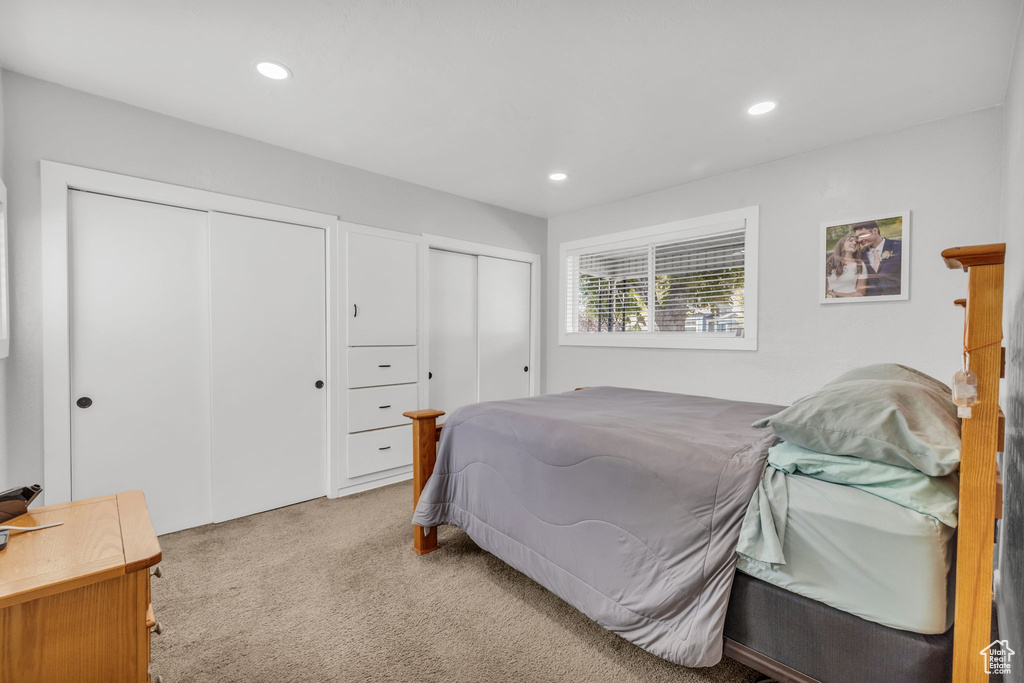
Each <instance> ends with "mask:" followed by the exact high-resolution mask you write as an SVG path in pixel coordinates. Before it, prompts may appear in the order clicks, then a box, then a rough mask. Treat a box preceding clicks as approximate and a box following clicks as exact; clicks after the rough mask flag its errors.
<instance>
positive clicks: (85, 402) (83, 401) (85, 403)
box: [75, 396, 92, 408]
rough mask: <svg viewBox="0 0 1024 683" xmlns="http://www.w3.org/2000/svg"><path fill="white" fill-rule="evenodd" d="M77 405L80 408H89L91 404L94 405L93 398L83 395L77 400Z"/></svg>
mask: <svg viewBox="0 0 1024 683" xmlns="http://www.w3.org/2000/svg"><path fill="white" fill-rule="evenodd" d="M75 405H77V406H78V407H79V408H88V407H89V406H91V405H92V399H91V398H89V397H88V396H83V397H82V398H80V399H78V400H77V401H75Z"/></svg>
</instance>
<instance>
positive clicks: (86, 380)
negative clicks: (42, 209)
mask: <svg viewBox="0 0 1024 683" xmlns="http://www.w3.org/2000/svg"><path fill="white" fill-rule="evenodd" d="M68 201H69V213H70V226H69V234H70V253H69V265H70V285H71V291H70V329H71V339H70V342H71V344H70V346H71V388H72V401H76V405H73V406H72V408H71V411H72V413H71V433H72V443H71V454H72V455H71V458H72V479H71V494H72V497H73V498H76V499H80V498H90V497H93V496H101V495H108V494H113V493H118V492H120V491H127V490H133V489H140V490H142V491H143V493H145V495H146V503H147V505H148V507H149V512H150V516H151V518H152V520H153V526H154V528H155V529H156V532H157V533H158V534H163V533H168V532H171V531H177V530H179V529H185V528H188V527H193V526H198V525H200V524H207V523H209V522H211V521H212V520H213V513H212V508H211V491H210V388H209V387H210V348H209V331H210V310H209V285H208V282H209V273H208V267H209V263H208V251H207V249H208V246H207V214H206V213H205V212H201V211H192V210H188V209H179V208H174V207H169V206H163V205H160V204H151V203H147V202H140V201H133V200H129V199H121V198H116V197H108V196H104V195H97V194H89V193H84V192H78V191H71V192H70V193H69V200H68ZM84 399H89V400H90V401H91V404H89V405H88V407H85V408H83V407H79V405H84V404H87V403H88V402H87V401H85V400H84Z"/></svg>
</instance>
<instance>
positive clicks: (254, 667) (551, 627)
mask: <svg viewBox="0 0 1024 683" xmlns="http://www.w3.org/2000/svg"><path fill="white" fill-rule="evenodd" d="M411 500H412V487H411V485H410V484H408V483H404V484H396V485H393V486H389V487H386V488H382V489H376V490H374V491H369V492H366V493H361V494H357V495H354V496H350V497H347V498H338V499H335V500H327V499H325V498H321V499H318V500H314V501H310V502H308V503H303V504H301V505H294V506H292V507H288V508H282V509H280V510H273V511H271V512H265V513H263V514H260V515H254V516H252V517H246V518H243V519H237V520H234V521H231V522H226V523H224V524H217V525H208V526H204V527H199V528H197V529H189V530H186V531H181V532H178V533H175V534H168V535H166V536H162V537H161V538H160V543H161V545H162V546H163V553H164V561H163V565H162V567H163V570H164V576H163V578H162V579H155V578H154V579H153V606H154V609H155V611H156V615H157V620H158V621H160V622H161V624H162V625H163V627H164V631H163V635H159V636H153V666H152V671H153V673H154V674H161V675H162V676H163V680H164V681H165V683H186V682H199V681H217V682H218V683H220V682H229V681H248V682H263V681H266V682H268V683H270V682H273V683H287V682H298V681H317V682H323V681H360V682H361V681H370V682H377V681H410V682H412V681H417V682H430V681H438V682H441V681H443V682H445V683H449V682H450V683H455V682H459V681H465V682H466V683H469V682H472V683H483V682H489V681H516V682H524V683H529V682H531V681H559V682H563V681H587V682H588V683H591V682H600V681H608V682H615V683H631V682H636V683H640V682H643V683H658V682H662V681H666V682H667V681H672V682H674V683H695V682H698V681H701V682H703V681H722V682H726V681H727V682H729V683H734V682H735V683H749V682H750V681H753V680H755V679H756V678H757V677H758V675H757V674H756V673H755V672H754V671H752V670H750V669H748V668H746V667H744V666H742V665H740V664H738V663H736V662H733V661H731V660H723V662H722V663H721V664H719V665H718V666H716V667H714V668H711V669H685V668H683V667H680V666H676V665H674V664H670V663H669V662H666V661H664V660H662V659H659V658H657V657H655V656H653V655H650V654H648V653H646V652H644V651H643V650H641V649H639V648H637V647H635V646H633V645H631V644H629V643H627V642H626V641H625V640H623V639H621V638H619V637H618V636H616V635H614V634H612V633H610V632H608V631H605V630H604V629H602V628H600V627H599V626H597V625H596V624H594V623H593V622H591V621H590V620H589V619H587V618H586V617H584V616H583V615H582V614H580V613H579V612H577V611H576V610H575V609H573V608H572V607H570V606H568V605H567V604H566V603H564V602H562V601H561V600H560V599H559V598H557V597H555V596H554V595H553V594H551V593H549V592H548V591H547V590H545V589H543V588H541V587H540V586H539V585H537V584H536V583H534V582H533V581H531V580H530V579H528V578H526V577H525V576H523V575H522V574H520V573H518V572H516V571H515V570H513V569H511V568H510V567H508V566H507V565H506V564H504V563H503V562H501V561H500V560H498V559H496V558H495V557H493V556H492V555H489V554H487V553H485V552H483V551H481V550H480V549H478V548H477V547H476V546H475V545H474V544H473V542H472V541H470V540H469V538H468V537H467V536H466V535H465V534H464V533H463V532H462V531H461V530H459V529H456V528H452V527H442V529H441V544H442V548H441V550H439V551H438V552H435V553H431V554H430V555H425V556H423V557H419V556H417V555H416V554H415V553H414V552H413V551H412V549H411V547H410V545H411V539H410V532H411V530H410V524H409V519H410V516H411V510H410V508H411Z"/></svg>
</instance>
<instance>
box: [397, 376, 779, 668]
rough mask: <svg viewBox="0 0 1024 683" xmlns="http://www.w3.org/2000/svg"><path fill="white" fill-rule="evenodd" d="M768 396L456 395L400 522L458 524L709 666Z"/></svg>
mask: <svg viewBox="0 0 1024 683" xmlns="http://www.w3.org/2000/svg"><path fill="white" fill-rule="evenodd" d="M778 410H779V407H778V406H771V405H764V404H756V403H738V402H735V401H723V400H719V399H712V398H704V397H699V396H683V395H680V394H667V393H660V392H651V391H639V390H635V389H619V388H613V387H595V388H591V389H585V390H582V391H575V392H568V393H564V394H554V395H549V396H538V397H534V398H528V399H520V400H514V401H496V402H491V403H480V404H475V405H470V406H466V407H464V408H460V409H458V410H456V411H455V412H454V413H452V415H451V416H450V417H449V419H448V423H447V425H446V426H445V428H444V430H443V431H442V436H441V443H440V445H439V448H438V457H437V465H436V468H435V470H434V474H433V476H432V477H431V478H430V480H429V481H428V482H427V485H426V488H425V489H424V491H423V493H422V495H421V497H420V502H419V506H418V507H417V509H416V513H415V515H414V517H413V522H414V523H415V524H419V525H422V526H436V525H438V524H455V525H457V526H459V527H461V528H462V529H464V530H465V531H466V532H467V533H468V534H469V536H470V537H471V538H472V539H473V540H474V541H475V542H476V543H477V544H478V545H479V546H480V547H481V548H483V549H484V550H487V551H488V552H490V553H493V554H494V555H496V556H497V557H499V558H501V559H502V560H504V561H505V562H507V563H508V564H510V565H512V566H513V567H515V568H516V569H518V570H519V571H521V572H523V573H524V574H526V575H528V576H530V577H531V578H532V579H534V580H535V581H537V582H538V583H540V584H541V585H543V586H545V587H546V588H548V589H549V590H551V591H552V592H553V593H555V594H556V595H558V596H559V597H561V598H562V599H564V600H566V601H567V602H569V603H570V604H572V605H573V606H575V607H576V608H577V609H579V610H580V611H581V612H583V613H584V614H586V615H587V616H588V617H590V618H591V619H593V620H594V621H596V622H597V623H598V624H600V625H601V626H603V627H604V628H606V629H609V630H611V631H615V632H616V633H618V634H620V635H621V636H622V637H623V638H625V639H627V640H629V641H631V642H633V643H636V644H637V645H639V646H640V647H642V648H644V649H645V650H647V651H649V652H651V653H653V654H656V655H658V656H660V657H664V658H665V659H668V660H671V661H673V662H677V663H679V664H683V665H686V666H711V665H713V664H715V663H717V662H718V661H719V660H720V659H721V656H722V626H723V622H724V619H725V611H726V606H727V604H728V601H729V592H730V589H731V587H732V580H733V574H734V572H735V565H736V542H737V538H738V535H739V530H740V525H741V523H742V521H743V515H744V511H745V510H746V508H747V504H748V502H749V501H750V498H751V495H752V494H753V492H754V489H755V487H756V485H757V482H758V480H759V478H760V476H761V472H762V470H763V468H764V463H765V457H766V454H767V451H768V447H769V446H770V445H771V444H772V443H773V442H774V441H775V439H774V437H773V436H772V433H771V431H770V430H769V429H753V428H752V427H750V423H751V422H753V421H754V420H756V419H758V418H761V417H764V416H766V415H771V414H773V413H775V412H777V411H778Z"/></svg>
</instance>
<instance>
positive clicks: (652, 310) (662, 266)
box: [560, 207, 757, 349]
mask: <svg viewBox="0 0 1024 683" xmlns="http://www.w3.org/2000/svg"><path fill="white" fill-rule="evenodd" d="M741 211H743V212H745V215H744V216H743V217H742V218H734V219H732V220H727V221H722V220H720V219H721V218H722V216H723V215H716V216H709V217H705V219H692V220H690V221H685V222H680V223H675V224H668V225H666V226H658V227H656V228H646V229H642V230H639V231H628V232H623V233H617V234H613V235H609V236H606V237H604V238H594V239H591V240H585V241H581V242H583V244H582V245H580V246H577V245H576V243H568V244H564V245H563V248H562V264H563V276H564V277H563V281H562V284H563V294H564V298H563V304H564V313H565V317H564V319H563V325H564V328H563V330H562V332H561V335H560V339H561V343H563V344H597V345H622V346H633V345H636V346H676V347H686V346H691V347H699V348H745V349H749V348H756V316H752V315H751V313H752V312H751V310H750V305H751V296H750V294H751V291H750V290H751V287H750V284H751V281H752V282H753V283H754V284H755V285H756V259H755V258H753V257H754V256H756V242H757V238H756V223H757V220H756V216H757V210H756V207H754V208H753V209H747V210H741ZM751 212H752V214H751ZM730 213H737V212H730ZM751 249H753V250H754V251H753V252H751ZM754 300H755V301H756V295H755V297H754ZM752 319H753V321H754V325H753V326H751V325H750V321H751V320H752ZM752 327H753V329H752Z"/></svg>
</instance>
